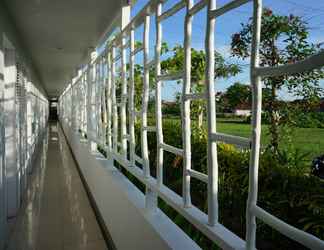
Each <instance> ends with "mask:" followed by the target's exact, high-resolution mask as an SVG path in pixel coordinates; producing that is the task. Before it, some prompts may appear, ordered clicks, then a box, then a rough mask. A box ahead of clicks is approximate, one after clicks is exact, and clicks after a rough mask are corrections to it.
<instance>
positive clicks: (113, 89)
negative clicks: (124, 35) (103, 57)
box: [110, 45, 118, 153]
mask: <svg viewBox="0 0 324 250" xmlns="http://www.w3.org/2000/svg"><path fill="white" fill-rule="evenodd" d="M115 50H116V49H115V45H113V47H112V48H111V69H110V70H111V92H112V93H111V94H112V109H113V110H112V116H113V117H112V121H113V151H114V153H117V152H118V144H117V140H118V110H117V99H116V79H115V70H116V69H115V61H114V59H115V55H116V51H115Z"/></svg>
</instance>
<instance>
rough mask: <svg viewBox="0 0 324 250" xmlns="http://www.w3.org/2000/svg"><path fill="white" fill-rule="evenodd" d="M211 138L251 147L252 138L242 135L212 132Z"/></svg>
mask: <svg viewBox="0 0 324 250" xmlns="http://www.w3.org/2000/svg"><path fill="white" fill-rule="evenodd" d="M210 139H211V140H214V141H217V142H225V143H228V144H233V145H237V146H241V147H243V148H246V149H250V148H251V140H250V139H248V138H244V137H240V136H235V135H228V134H223V133H216V134H211V135H210Z"/></svg>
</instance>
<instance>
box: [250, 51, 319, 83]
mask: <svg viewBox="0 0 324 250" xmlns="http://www.w3.org/2000/svg"><path fill="white" fill-rule="evenodd" d="M323 66H324V51H322V52H319V53H317V54H315V55H312V56H310V57H308V58H306V59H305V60H302V61H299V62H296V63H292V64H286V65H282V66H275V67H256V68H255V69H254V70H253V74H255V75H257V76H261V77H269V76H281V75H289V74H295V73H300V72H305V71H310V70H314V69H319V68H321V67H323Z"/></svg>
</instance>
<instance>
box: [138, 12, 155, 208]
mask: <svg viewBox="0 0 324 250" xmlns="http://www.w3.org/2000/svg"><path fill="white" fill-rule="evenodd" d="M149 32H150V15H149V14H148V13H146V16H145V19H144V34H143V52H144V62H143V63H144V82H143V98H142V124H141V133H142V138H141V139H142V141H141V146H142V158H143V170H144V171H143V172H144V177H146V178H149V177H150V176H151V175H150V162H149V152H148V142H147V111H148V101H149V87H150V83H149V81H150V76H149V75H150V68H149V66H148V61H149V39H150V36H149ZM145 207H146V209H147V210H148V211H150V212H155V211H156V209H157V194H156V193H155V192H154V191H153V190H151V189H150V188H149V187H146V193H145Z"/></svg>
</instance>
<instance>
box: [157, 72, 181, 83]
mask: <svg viewBox="0 0 324 250" xmlns="http://www.w3.org/2000/svg"><path fill="white" fill-rule="evenodd" d="M182 78H183V72H182V71H181V72H174V73H169V74H163V75H158V76H157V79H158V80H159V81H175V80H180V79H182Z"/></svg>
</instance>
